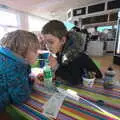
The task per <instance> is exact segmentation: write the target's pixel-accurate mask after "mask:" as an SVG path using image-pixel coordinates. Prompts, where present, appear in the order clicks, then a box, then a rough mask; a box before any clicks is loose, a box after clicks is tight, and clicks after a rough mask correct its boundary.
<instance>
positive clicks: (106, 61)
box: [92, 55, 120, 85]
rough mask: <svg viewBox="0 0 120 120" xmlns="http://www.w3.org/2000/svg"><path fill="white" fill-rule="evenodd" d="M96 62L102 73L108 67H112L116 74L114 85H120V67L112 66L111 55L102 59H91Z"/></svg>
mask: <svg viewBox="0 0 120 120" xmlns="http://www.w3.org/2000/svg"><path fill="white" fill-rule="evenodd" d="M92 58H93V59H95V60H96V61H98V62H99V63H100V69H101V71H102V72H103V73H105V71H106V70H107V68H108V66H110V65H112V66H113V69H114V70H115V72H116V75H115V79H114V80H115V84H117V85H120V65H115V64H113V56H112V55H105V56H103V57H92Z"/></svg>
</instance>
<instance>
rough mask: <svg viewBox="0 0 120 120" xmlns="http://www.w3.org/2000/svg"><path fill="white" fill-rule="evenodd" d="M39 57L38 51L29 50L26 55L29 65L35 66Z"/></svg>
mask: <svg viewBox="0 0 120 120" xmlns="http://www.w3.org/2000/svg"><path fill="white" fill-rule="evenodd" d="M37 56H38V52H37V50H31V49H30V50H28V52H27V55H26V60H27V61H28V62H29V64H34V63H35V62H36V58H37Z"/></svg>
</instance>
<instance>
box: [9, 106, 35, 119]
mask: <svg viewBox="0 0 120 120" xmlns="http://www.w3.org/2000/svg"><path fill="white" fill-rule="evenodd" d="M11 107H12V108H13V109H15V110H16V111H18V112H19V113H20V114H21V115H23V116H25V117H26V118H27V119H28V120H35V119H34V118H33V117H32V116H30V115H29V114H27V113H25V112H23V111H22V110H20V109H18V108H17V107H15V106H13V105H11Z"/></svg>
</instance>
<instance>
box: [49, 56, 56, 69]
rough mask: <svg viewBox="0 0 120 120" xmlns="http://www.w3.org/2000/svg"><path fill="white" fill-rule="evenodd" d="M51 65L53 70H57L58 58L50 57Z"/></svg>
mask: <svg viewBox="0 0 120 120" xmlns="http://www.w3.org/2000/svg"><path fill="white" fill-rule="evenodd" d="M49 65H50V66H51V67H52V68H55V66H56V65H57V60H56V58H54V57H53V56H50V57H49Z"/></svg>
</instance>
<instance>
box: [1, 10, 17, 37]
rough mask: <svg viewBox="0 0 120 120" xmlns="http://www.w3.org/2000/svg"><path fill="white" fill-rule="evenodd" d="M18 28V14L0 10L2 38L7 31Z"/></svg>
mask: <svg viewBox="0 0 120 120" xmlns="http://www.w3.org/2000/svg"><path fill="white" fill-rule="evenodd" d="M17 29H18V24H17V16H16V14H14V13H11V12H7V11H3V10H1V11H0V39H1V38H2V37H3V36H4V34H6V33H7V32H11V31H14V30H17Z"/></svg>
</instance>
